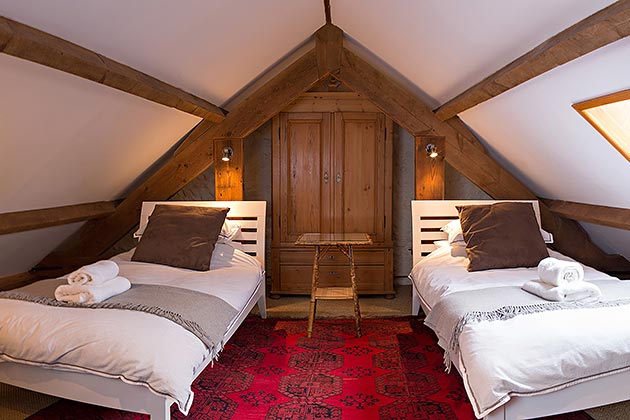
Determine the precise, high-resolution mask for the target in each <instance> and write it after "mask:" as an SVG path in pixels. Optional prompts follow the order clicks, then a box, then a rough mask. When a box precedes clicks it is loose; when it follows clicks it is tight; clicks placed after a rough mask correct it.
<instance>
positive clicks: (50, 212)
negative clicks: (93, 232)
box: [0, 201, 117, 235]
mask: <svg viewBox="0 0 630 420" xmlns="http://www.w3.org/2000/svg"><path fill="white" fill-rule="evenodd" d="M116 204H117V202H115V201H97V202H94V203H85V204H74V205H70V206H61V207H51V208H46V209H37V210H25V211H16V212H11V213H3V214H0V235H5V234H7V233H15V232H23V231H26V230H33V229H41V228H46V227H50V226H59V225H66V224H68V223H75V222H81V221H83V220H89V219H100V218H103V217H106V216H109V215H110V214H112V213H113V212H114V210H116Z"/></svg>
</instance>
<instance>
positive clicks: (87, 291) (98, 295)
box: [55, 277, 131, 303]
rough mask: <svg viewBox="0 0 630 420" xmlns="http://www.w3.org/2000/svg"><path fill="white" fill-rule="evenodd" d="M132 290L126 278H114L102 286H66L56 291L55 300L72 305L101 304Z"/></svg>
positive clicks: (101, 284)
mask: <svg viewBox="0 0 630 420" xmlns="http://www.w3.org/2000/svg"><path fill="white" fill-rule="evenodd" d="M130 288H131V283H130V282H129V280H127V279H126V278H125V277H114V278H113V279H110V280H107V281H105V282H104V283H100V284H64V285H61V286H59V287H57V288H56V289H55V299H57V300H59V301H62V302H72V303H99V302H102V301H104V300H106V299H109V298H110V297H112V296H116V295H119V294H121V293H123V292H126V291H127V290H129V289H130Z"/></svg>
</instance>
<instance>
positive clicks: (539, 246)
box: [457, 202, 549, 271]
mask: <svg viewBox="0 0 630 420" xmlns="http://www.w3.org/2000/svg"><path fill="white" fill-rule="evenodd" d="M457 210H458V211H459V219H460V221H461V224H462V231H463V233H464V240H465V241H466V255H467V256H468V259H469V260H470V264H469V265H468V271H480V270H489V269H492V268H514V267H535V266H537V265H538V263H539V262H540V260H542V259H543V258H546V257H548V256H549V253H548V251H547V247H546V245H545V242H544V240H543V238H542V236H541V235H540V228H539V227H538V222H537V221H536V216H535V214H534V209H533V207H532V205H531V204H530V203H510V202H506V203H495V204H491V205H481V206H457Z"/></svg>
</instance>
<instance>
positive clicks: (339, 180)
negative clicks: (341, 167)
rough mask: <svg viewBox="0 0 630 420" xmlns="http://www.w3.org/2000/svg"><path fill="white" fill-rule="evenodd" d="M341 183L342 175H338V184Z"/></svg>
mask: <svg viewBox="0 0 630 420" xmlns="http://www.w3.org/2000/svg"><path fill="white" fill-rule="evenodd" d="M340 182H341V174H340V173H337V184H339V183H340Z"/></svg>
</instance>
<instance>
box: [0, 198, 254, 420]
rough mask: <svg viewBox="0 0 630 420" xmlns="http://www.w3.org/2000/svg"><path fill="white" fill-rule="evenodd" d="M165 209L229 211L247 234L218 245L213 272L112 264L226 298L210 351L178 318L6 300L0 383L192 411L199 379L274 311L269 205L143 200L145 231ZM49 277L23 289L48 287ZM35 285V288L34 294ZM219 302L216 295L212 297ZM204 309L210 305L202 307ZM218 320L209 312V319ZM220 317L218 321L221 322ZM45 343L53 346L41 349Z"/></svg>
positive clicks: (152, 410)
mask: <svg viewBox="0 0 630 420" xmlns="http://www.w3.org/2000/svg"><path fill="white" fill-rule="evenodd" d="M156 204H164V205H184V206H201V207H229V208H230V211H229V213H228V214H227V220H232V221H234V222H235V223H238V225H239V226H240V229H238V233H237V234H236V236H235V237H233V238H231V241H225V242H224V243H217V244H216V246H215V249H214V252H213V254H212V261H211V263H210V270H208V271H193V270H187V269H181V268H175V267H169V266H164V265H158V264H150V263H142V262H134V261H131V255H132V254H133V251H130V252H127V253H124V254H120V255H118V256H116V257H114V258H113V260H114V261H115V262H116V263H117V264H118V265H119V267H120V275H121V276H124V277H127V278H128V279H129V280H130V281H131V283H132V285H159V286H166V287H171V288H177V289H167V290H171V291H172V290H180V289H185V290H192V291H196V292H201V293H202V294H203V295H209V296H210V297H212V296H215V297H216V298H219V300H220V305H223V306H221V307H222V308H224V310H222V311H221V314H222V315H223V317H224V318H225V319H224V320H223V323H222V325H221V327H220V328H221V333H222V338H221V339H220V340H218V341H219V342H217V345H216V347H213V348H209V347H208V346H206V345H204V343H203V342H202V341H201V340H200V339H199V338H198V337H197V336H195V335H194V334H193V333H191V332H190V331H189V330H186V329H184V328H182V327H181V326H179V325H177V324H175V323H174V322H171V320H168V319H165V318H162V317H158V316H155V315H152V314H149V313H144V312H137V311H131V310H110V309H91V310H85V309H82V308H68V307H55V306H46V305H40V304H38V303H33V302H28V301H22V300H14V299H1V300H0V326H1V327H0V382H3V383H6V384H10V385H14V386H18V387H22V388H26V389H30V390H34V391H38V392H42V393H46V394H50V395H55V396H58V397H62V398H68V399H72V400H76V401H82V402H87V403H91V404H96V405H101V406H106V407H112V408H118V409H122V410H127V411H133V412H139V413H147V414H150V415H151V419H152V420H166V419H170V413H171V405H172V404H173V403H176V404H177V405H178V407H179V409H180V411H182V412H183V413H184V414H186V413H187V412H188V410H189V409H190V405H191V404H192V401H193V392H192V390H191V384H192V382H193V380H194V379H195V378H196V377H197V376H198V375H199V374H200V373H201V372H202V371H203V370H204V369H205V368H206V367H207V366H208V365H209V364H210V363H212V361H213V360H214V359H215V358H216V357H217V355H218V352H219V351H220V350H221V349H222V346H223V345H224V344H225V342H227V341H228V340H229V339H230V337H231V336H232V334H234V332H235V331H236V329H237V328H238V327H239V326H240V325H241V323H242V322H243V320H244V319H245V317H246V316H247V315H248V314H249V312H250V311H251V309H252V308H253V307H254V306H255V305H256V304H258V307H259V311H260V314H261V316H262V317H263V318H264V317H266V307H265V272H264V263H265V209H266V203H265V202H264V201H257V202H251V201H238V202H226V201H223V202H162V203H156V202H150V203H144V205H143V208H142V216H141V220H140V229H139V232H142V231H143V230H144V227H145V225H146V224H147V221H148V218H149V215H150V214H151V213H152V211H153V209H154V207H155V205H156ZM55 281H57V282H58V280H54V279H53V280H44V281H41V282H37V283H36V284H34V285H32V286H27V287H26V288H23V289H22V290H24V291H27V292H28V291H29V290H34V289H33V288H35V289H37V288H40V289H41V288H42V287H45V286H46V282H55ZM29 287H30V288H31V289H29ZM213 299H214V298H213ZM198 309H199V310H201V311H203V310H204V309H205V308H198ZM214 314H216V310H215V311H213V309H212V308H210V307H209V308H208V309H207V312H206V315H213V316H214ZM216 318H219V317H218V316H216ZM42 343H46V346H42V345H41V344H42Z"/></svg>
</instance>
